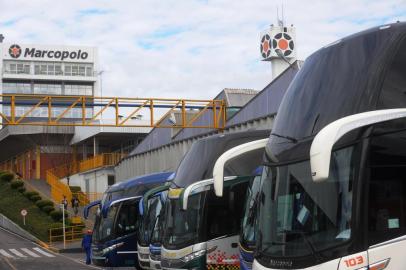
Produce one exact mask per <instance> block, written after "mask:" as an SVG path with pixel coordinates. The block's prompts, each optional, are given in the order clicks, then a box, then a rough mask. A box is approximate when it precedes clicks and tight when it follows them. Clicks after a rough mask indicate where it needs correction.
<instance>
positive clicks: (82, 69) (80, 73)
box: [79, 66, 86, 76]
mask: <svg viewBox="0 0 406 270" xmlns="http://www.w3.org/2000/svg"><path fill="white" fill-rule="evenodd" d="M85 72H86V69H85V67H83V66H80V67H79V75H80V76H85Z"/></svg>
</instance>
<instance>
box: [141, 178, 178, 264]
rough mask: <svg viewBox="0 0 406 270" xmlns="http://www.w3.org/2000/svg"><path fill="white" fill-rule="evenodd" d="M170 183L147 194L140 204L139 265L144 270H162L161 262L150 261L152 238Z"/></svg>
mask: <svg viewBox="0 0 406 270" xmlns="http://www.w3.org/2000/svg"><path fill="white" fill-rule="evenodd" d="M169 185H170V182H166V183H165V184H164V185H162V186H159V187H156V188H153V189H151V190H149V191H148V192H146V193H145V194H144V196H143V197H142V199H141V200H140V203H139V213H140V216H141V218H140V222H139V224H140V225H139V226H138V237H137V240H138V243H137V250H138V263H139V265H140V266H141V268H142V269H156V268H158V269H160V265H161V263H160V260H158V262H153V263H152V264H151V261H150V244H151V237H152V235H153V233H154V228H155V227H156V226H157V224H156V222H157V220H158V218H159V216H160V215H161V213H162V210H163V205H164V203H165V200H166V197H167V193H168V189H169Z"/></svg>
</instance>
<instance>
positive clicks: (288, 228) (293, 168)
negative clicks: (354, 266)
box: [257, 146, 359, 261]
mask: <svg viewBox="0 0 406 270" xmlns="http://www.w3.org/2000/svg"><path fill="white" fill-rule="evenodd" d="M355 149H356V147H354V146H351V147H347V148H343V149H340V150H337V151H335V152H333V153H332V160H331V167H330V176H329V179H328V180H326V181H324V182H319V183H316V182H313V180H312V177H311V170H310V162H309V161H303V162H299V163H294V164H289V165H285V166H265V167H264V170H263V174H262V188H261V193H262V194H261V199H260V205H259V223H258V229H259V234H258V236H257V237H258V242H257V243H258V252H259V253H258V254H259V259H260V257H262V256H266V257H279V258H280V257H300V256H309V255H312V256H315V254H316V252H319V251H322V250H325V249H327V248H331V247H333V246H335V245H339V244H342V243H343V242H345V241H348V240H349V239H350V238H351V226H350V225H351V214H352V198H353V182H354V177H355V176H356V175H357V170H358V169H357V167H356V166H357V165H356V164H357V162H356V161H355V159H356V156H359V155H356V150H355ZM268 261H269V260H268Z"/></svg>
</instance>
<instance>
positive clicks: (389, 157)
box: [368, 131, 406, 245]
mask: <svg viewBox="0 0 406 270" xmlns="http://www.w3.org/2000/svg"><path fill="white" fill-rule="evenodd" d="M405 136H406V132H404V131H403V132H397V133H391V134H387V135H383V136H379V137H375V138H373V139H372V144H371V145H372V146H371V152H370V153H371V156H370V180H369V181H370V183H369V198H368V203H369V207H368V208H369V209H368V232H369V233H368V234H369V235H368V241H369V245H374V244H376V243H379V242H383V241H387V240H390V239H394V238H396V237H399V236H402V235H404V234H405V233H406V142H405V141H404V139H401V137H405Z"/></svg>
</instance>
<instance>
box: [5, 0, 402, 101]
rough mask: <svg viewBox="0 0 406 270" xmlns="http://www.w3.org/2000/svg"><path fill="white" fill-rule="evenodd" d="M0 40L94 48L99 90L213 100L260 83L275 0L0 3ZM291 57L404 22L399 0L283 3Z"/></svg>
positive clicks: (267, 72) (264, 79)
mask: <svg viewBox="0 0 406 270" xmlns="http://www.w3.org/2000/svg"><path fill="white" fill-rule="evenodd" d="M0 4H1V7H2V12H1V13H0V25H1V26H2V28H1V32H2V33H3V34H4V36H5V38H6V39H5V42H18V43H40V44H66V45H89V46H96V47H98V48H99V58H100V66H99V69H100V70H104V71H105V72H104V74H103V94H104V95H111V96H115V95H119V96H131V97H135V96H138V97H184V98H206V99H207V98H213V97H214V96H215V95H216V94H217V93H218V92H219V91H221V90H222V89H223V88H226V87H235V88H254V89H262V88H263V87H264V86H265V85H266V84H267V83H269V81H270V78H271V67H270V66H269V63H267V62H261V61H260V55H259V33H260V31H262V30H265V29H266V28H267V27H269V25H270V24H271V23H275V22H276V8H277V3H275V2H273V1H260V0H240V1H232V0H209V1H198V0H196V1H191V0H165V1H159V0H117V1H108V0H98V1H80V0H72V1H62V2H61V1H58V3H57V4H56V2H55V1H51V0H41V1H22V0H16V1H5V0H0ZM284 5H285V6H284V13H285V20H286V22H287V23H288V24H294V25H295V27H296V33H297V48H298V56H299V58H300V59H305V58H306V57H307V56H308V55H310V54H311V53H312V52H314V51H316V50H317V49H318V48H320V47H322V46H323V45H325V44H328V43H331V42H333V41H335V40H337V39H339V38H341V37H344V36H346V35H349V34H352V33H355V32H357V31H361V30H363V29H367V28H369V27H372V26H376V25H379V24H384V23H388V22H394V21H397V20H406V1H405V0H387V1H377V0H370V1H367V0H337V1H324V0H315V1H312V3H311V4H309V3H306V4H305V3H304V2H303V1H299V0H294V1H284Z"/></svg>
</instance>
